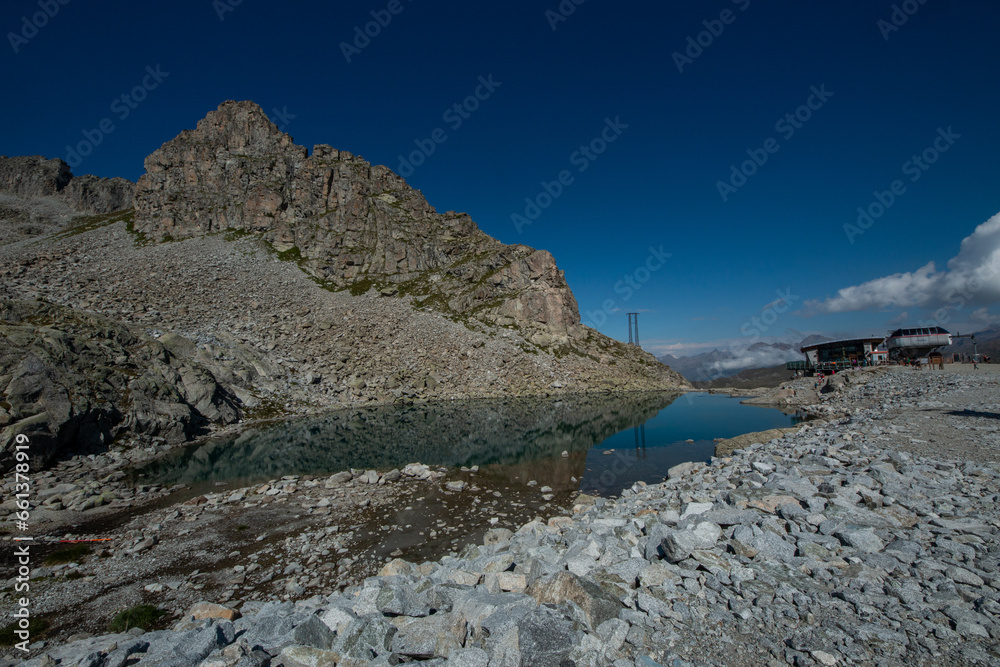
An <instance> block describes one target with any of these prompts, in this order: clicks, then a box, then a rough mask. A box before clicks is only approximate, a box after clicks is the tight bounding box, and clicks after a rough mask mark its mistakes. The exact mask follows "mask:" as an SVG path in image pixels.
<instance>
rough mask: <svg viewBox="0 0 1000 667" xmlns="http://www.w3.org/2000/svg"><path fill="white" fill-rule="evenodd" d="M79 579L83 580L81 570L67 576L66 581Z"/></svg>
mask: <svg viewBox="0 0 1000 667" xmlns="http://www.w3.org/2000/svg"><path fill="white" fill-rule="evenodd" d="M77 579H83V574H82V573H81V572H80V571H79V570H73V571H72V572H70V573H69V574H67V575H66V581H75V580H77Z"/></svg>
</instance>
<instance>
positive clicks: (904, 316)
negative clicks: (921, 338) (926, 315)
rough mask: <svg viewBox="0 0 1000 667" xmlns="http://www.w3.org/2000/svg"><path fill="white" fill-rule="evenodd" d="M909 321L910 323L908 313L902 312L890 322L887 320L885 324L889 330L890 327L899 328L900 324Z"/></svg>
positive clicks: (906, 311)
mask: <svg viewBox="0 0 1000 667" xmlns="http://www.w3.org/2000/svg"><path fill="white" fill-rule="evenodd" d="M909 321H910V311H908V310H904V311H903V312H901V313H900V314H899V315H896V317H894V318H892V319H891V320H889V321H888V322H886V326H888V327H890V328H891V327H896V326H899V325H900V324H902V323H904V322H909Z"/></svg>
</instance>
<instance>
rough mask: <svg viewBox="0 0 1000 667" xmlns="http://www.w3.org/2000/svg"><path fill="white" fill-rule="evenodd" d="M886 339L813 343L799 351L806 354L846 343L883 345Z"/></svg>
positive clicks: (852, 339)
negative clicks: (809, 351) (806, 352)
mask: <svg viewBox="0 0 1000 667" xmlns="http://www.w3.org/2000/svg"><path fill="white" fill-rule="evenodd" d="M884 340H885V338H841V339H839V340H825V341H823V342H822V343H813V344H812V345H803V346H802V348H801V349H800V350H799V351H800V352H805V351H806V350H816V349H819V348H821V347H835V346H839V345H843V344H845V343H878V344H881V343H882V342H883V341H884Z"/></svg>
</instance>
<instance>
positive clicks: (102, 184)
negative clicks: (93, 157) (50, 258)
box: [0, 155, 135, 245]
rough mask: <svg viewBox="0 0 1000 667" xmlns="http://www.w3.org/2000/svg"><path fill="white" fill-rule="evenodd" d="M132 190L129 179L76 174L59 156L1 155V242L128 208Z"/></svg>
mask: <svg viewBox="0 0 1000 667" xmlns="http://www.w3.org/2000/svg"><path fill="white" fill-rule="evenodd" d="M134 193H135V183H132V182H131V181H129V180H126V179H124V178H99V177H97V176H94V175H93V174H84V175H83V176H74V175H73V173H72V172H71V171H70V168H69V165H67V164H66V163H65V162H63V161H62V160H60V159H52V160H49V159H46V158H44V157H42V156H41V155H26V156H17V157H7V156H5V155H0V245H3V244H6V243H13V242H16V241H21V240H24V239H27V238H35V237H38V236H41V235H43V234H50V233H53V232H57V231H59V230H61V229H63V228H65V227H67V226H70V225H73V224H80V223H81V221H86V220H87V216H95V215H96V216H103V215H107V214H109V213H114V212H116V211H122V210H125V209H131V208H132V204H133V196H134Z"/></svg>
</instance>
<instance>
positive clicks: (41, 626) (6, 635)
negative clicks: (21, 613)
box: [0, 616, 49, 646]
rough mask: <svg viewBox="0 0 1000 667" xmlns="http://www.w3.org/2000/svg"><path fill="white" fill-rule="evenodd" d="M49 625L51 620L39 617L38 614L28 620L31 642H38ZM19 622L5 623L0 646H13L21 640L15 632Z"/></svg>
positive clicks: (0, 637)
mask: <svg viewBox="0 0 1000 667" xmlns="http://www.w3.org/2000/svg"><path fill="white" fill-rule="evenodd" d="M48 627H49V622H48V621H46V620H45V619H44V618H38V617H37V616H32V617H31V620H30V621H28V637H29V638H30V641H31V642H36V641H38V639H39V635H41V634H42V633H43V632H45V630H47V629H48ZM17 629H18V627H17V623H11V624H10V625H5V626H4V627H3V628H0V646H13V645H14V644H16V643H17V642H19V641H20V640H21V638H20V637H18V636H17V635H15V634H14V631H15V630H17Z"/></svg>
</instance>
